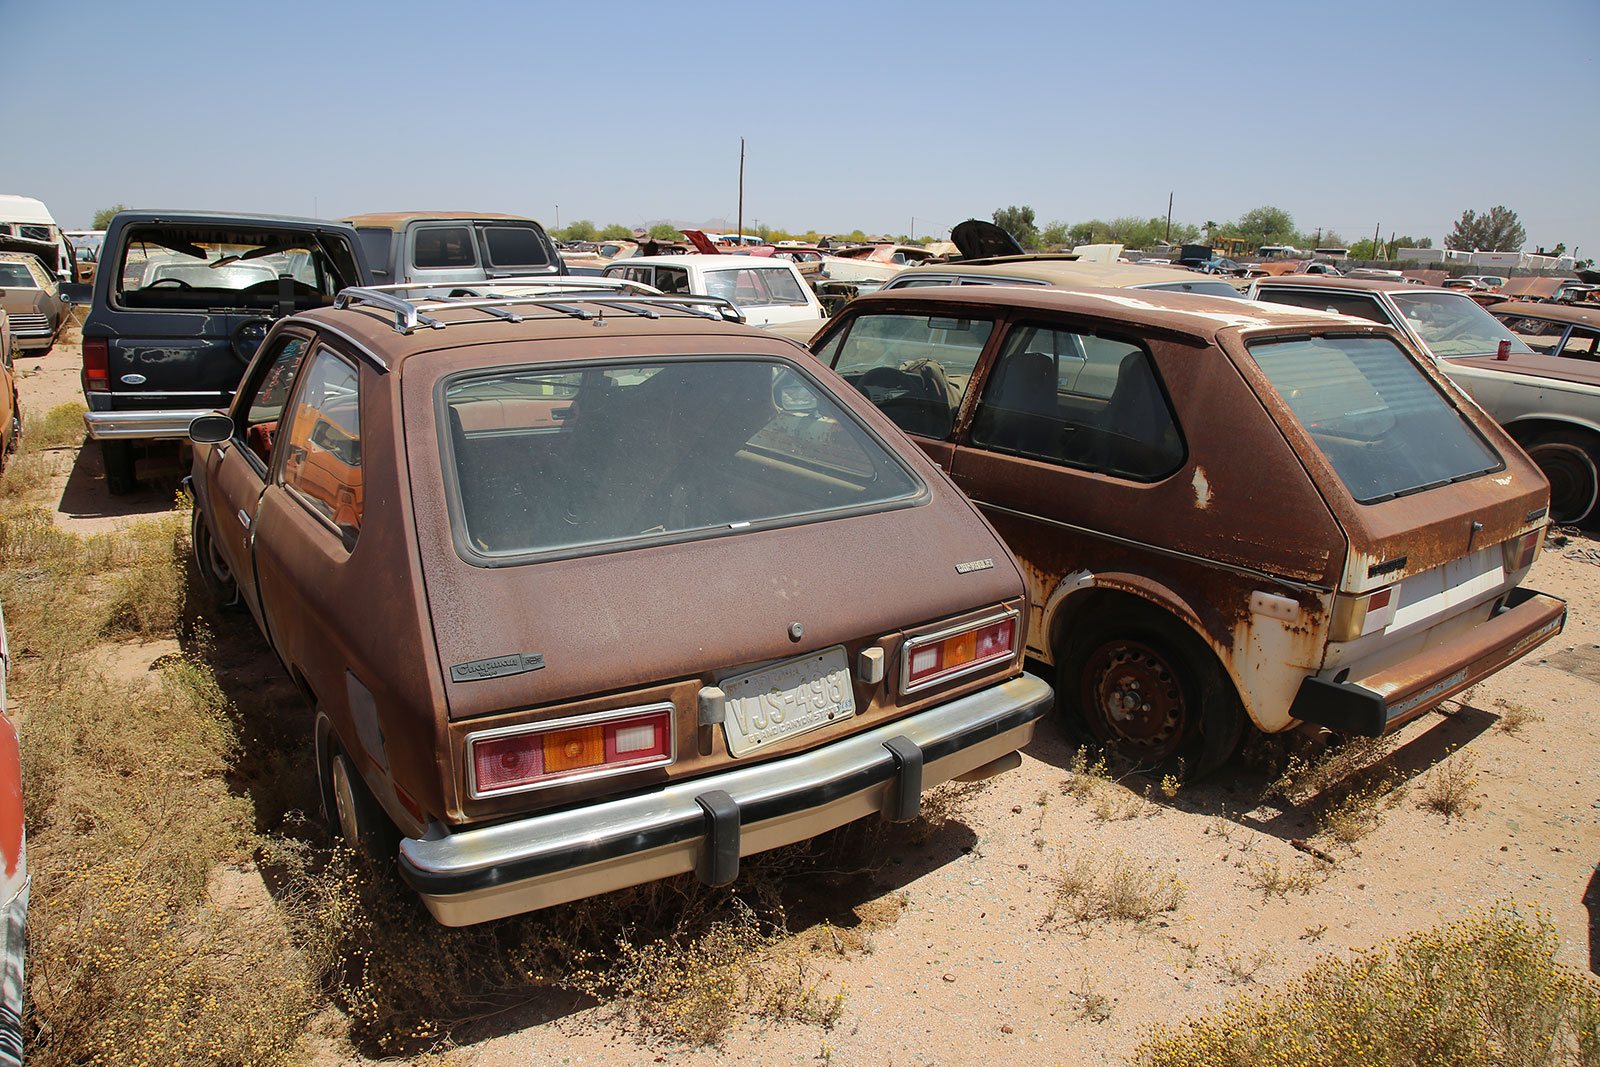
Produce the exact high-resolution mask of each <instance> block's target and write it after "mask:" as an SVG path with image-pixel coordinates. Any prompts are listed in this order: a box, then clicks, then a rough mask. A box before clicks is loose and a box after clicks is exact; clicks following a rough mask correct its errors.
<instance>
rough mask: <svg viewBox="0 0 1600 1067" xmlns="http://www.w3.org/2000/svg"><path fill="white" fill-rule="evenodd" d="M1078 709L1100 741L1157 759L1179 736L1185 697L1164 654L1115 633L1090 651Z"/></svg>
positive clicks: (1165, 754)
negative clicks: (1080, 706)
mask: <svg viewBox="0 0 1600 1067" xmlns="http://www.w3.org/2000/svg"><path fill="white" fill-rule="evenodd" d="M1083 710H1084V714H1085V716H1086V718H1087V719H1088V721H1089V726H1090V728H1091V729H1092V730H1093V731H1094V733H1095V734H1096V736H1098V737H1099V738H1100V739H1101V740H1102V741H1105V742H1107V743H1108V744H1113V745H1115V746H1117V747H1118V748H1119V749H1121V750H1123V751H1124V753H1125V754H1126V755H1129V756H1133V757H1138V758H1143V759H1155V760H1160V759H1165V758H1166V757H1168V756H1170V755H1172V754H1173V753H1174V752H1176V751H1177V749H1178V745H1179V743H1180V742H1181V741H1182V740H1183V730H1184V723H1185V721H1186V720H1187V717H1188V701H1187V700H1186V698H1185V696H1184V691H1183V683H1182V682H1181V681H1180V679H1179V677H1178V674H1177V672H1176V671H1174V670H1173V668H1172V665H1171V664H1170V663H1169V662H1168V660H1167V657H1166V655H1164V654H1163V653H1162V652H1160V651H1159V650H1157V649H1155V648H1153V647H1151V646H1150V645H1148V644H1146V643H1145V642H1143V641H1138V640H1133V639H1128V638H1119V639H1118V640H1115V641H1108V642H1106V643H1105V644H1103V645H1101V646H1100V647H1099V648H1097V649H1095V650H1094V652H1093V653H1091V654H1090V656H1089V660H1088V663H1087V664H1086V665H1085V669H1084V672H1083Z"/></svg>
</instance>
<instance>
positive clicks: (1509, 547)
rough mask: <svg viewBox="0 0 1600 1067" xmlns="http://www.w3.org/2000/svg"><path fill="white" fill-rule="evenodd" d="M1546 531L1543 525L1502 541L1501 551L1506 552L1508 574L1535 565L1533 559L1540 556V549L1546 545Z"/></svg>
mask: <svg viewBox="0 0 1600 1067" xmlns="http://www.w3.org/2000/svg"><path fill="white" fill-rule="evenodd" d="M1544 531H1545V527H1543V526H1541V527H1539V528H1538V529H1537V530H1529V531H1528V532H1527V533H1525V534H1520V535H1518V536H1516V537H1513V538H1512V539H1511V540H1509V541H1502V542H1501V543H1500V551H1501V552H1503V553H1504V554H1505V562H1506V573H1507V574H1510V573H1511V572H1513V571H1520V570H1523V569H1525V568H1528V567H1531V566H1533V561H1534V560H1536V559H1538V558H1539V549H1540V548H1541V547H1543V545H1544Z"/></svg>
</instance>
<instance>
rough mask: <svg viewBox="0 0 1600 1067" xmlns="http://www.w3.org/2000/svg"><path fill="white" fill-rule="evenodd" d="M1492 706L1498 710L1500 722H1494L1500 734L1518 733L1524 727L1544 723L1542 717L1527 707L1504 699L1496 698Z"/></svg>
mask: <svg viewBox="0 0 1600 1067" xmlns="http://www.w3.org/2000/svg"><path fill="white" fill-rule="evenodd" d="M1494 706H1495V707H1497V708H1499V709H1500V721H1499V722H1496V723H1495V724H1494V725H1495V729H1497V730H1499V731H1500V732H1501V733H1507V734H1515V733H1520V732H1521V731H1522V728H1523V727H1524V726H1531V725H1533V724H1534V723H1536V722H1544V716H1543V715H1540V714H1539V713H1538V712H1536V711H1534V710H1533V709H1532V708H1530V707H1528V705H1526V704H1518V703H1516V702H1514V701H1510V700H1507V699H1506V698H1505V697H1496V698H1495V701H1494Z"/></svg>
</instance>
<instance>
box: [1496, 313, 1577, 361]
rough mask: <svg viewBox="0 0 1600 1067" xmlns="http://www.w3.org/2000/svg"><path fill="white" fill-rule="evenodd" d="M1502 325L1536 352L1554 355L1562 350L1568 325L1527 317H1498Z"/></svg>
mask: <svg viewBox="0 0 1600 1067" xmlns="http://www.w3.org/2000/svg"><path fill="white" fill-rule="evenodd" d="M1495 318H1497V319H1499V320H1500V322H1501V324H1502V325H1504V326H1505V328H1506V329H1508V330H1510V331H1511V332H1512V334H1513V335H1514V336H1515V337H1516V338H1517V340H1519V341H1521V342H1522V343H1523V344H1525V345H1527V346H1528V347H1529V348H1531V349H1533V350H1534V351H1535V352H1544V353H1553V352H1558V351H1560V350H1561V347H1562V346H1561V341H1562V338H1563V337H1564V336H1565V335H1566V332H1567V324H1566V323H1564V322H1554V321H1552V320H1550V319H1540V318H1533V317H1531V316H1527V315H1496V316H1495Z"/></svg>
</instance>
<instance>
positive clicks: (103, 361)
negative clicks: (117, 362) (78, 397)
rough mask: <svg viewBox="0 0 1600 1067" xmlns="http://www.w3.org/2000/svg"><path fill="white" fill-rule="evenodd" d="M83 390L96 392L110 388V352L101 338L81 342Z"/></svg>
mask: <svg viewBox="0 0 1600 1067" xmlns="http://www.w3.org/2000/svg"><path fill="white" fill-rule="evenodd" d="M83 388H84V389H85V390H86V391H87V390H94V391H96V392H104V391H106V390H108V389H110V388H111V352H110V349H109V347H108V346H107V344H106V340H105V338H103V337H100V338H95V339H93V340H90V339H87V338H86V339H85V340H84V342H83Z"/></svg>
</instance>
